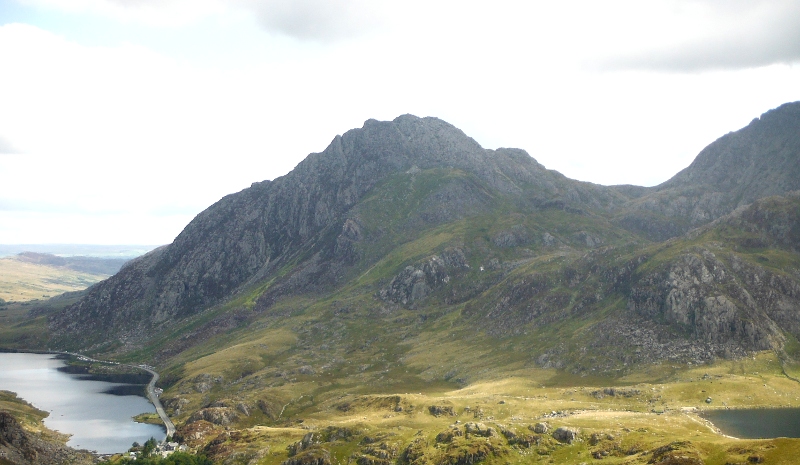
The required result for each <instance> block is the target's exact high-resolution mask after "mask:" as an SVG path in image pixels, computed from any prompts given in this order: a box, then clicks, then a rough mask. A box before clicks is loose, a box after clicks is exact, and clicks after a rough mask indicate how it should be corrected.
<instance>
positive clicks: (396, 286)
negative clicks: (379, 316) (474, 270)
mask: <svg viewBox="0 0 800 465" xmlns="http://www.w3.org/2000/svg"><path fill="white" fill-rule="evenodd" d="M466 268H469V264H467V259H466V257H465V256H464V252H463V251H462V250H461V249H459V248H448V249H446V250H444V251H443V252H442V253H441V254H439V255H434V256H432V257H430V258H428V259H427V260H425V261H424V262H422V263H420V264H418V265H416V266H411V265H409V266H407V267H405V269H403V271H401V272H400V273H399V274H398V275H397V276H395V277H394V278H392V281H391V282H390V283H389V285H388V286H386V287H385V288H383V289H381V291H380V297H381V299H383V300H385V301H390V302H394V303H400V304H403V305H406V304H411V303H414V302H419V301H421V300H423V299H424V298H425V297H427V296H428V295H429V294H430V293H431V292H434V291H435V290H436V289H439V288H440V287H442V286H443V285H445V284H447V283H449V282H450V279H451V273H453V272H457V271H459V270H463V269H466Z"/></svg>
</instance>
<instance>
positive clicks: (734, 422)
mask: <svg viewBox="0 0 800 465" xmlns="http://www.w3.org/2000/svg"><path fill="white" fill-rule="evenodd" d="M703 417H704V418H706V419H708V420H709V421H710V422H711V423H713V424H714V426H716V427H717V428H719V429H720V431H722V432H723V433H724V434H727V435H728V436H733V437H737V438H741V439H759V438H765V439H766V438H800V408H766V409H765V408H761V409H731V410H709V411H706V412H703Z"/></svg>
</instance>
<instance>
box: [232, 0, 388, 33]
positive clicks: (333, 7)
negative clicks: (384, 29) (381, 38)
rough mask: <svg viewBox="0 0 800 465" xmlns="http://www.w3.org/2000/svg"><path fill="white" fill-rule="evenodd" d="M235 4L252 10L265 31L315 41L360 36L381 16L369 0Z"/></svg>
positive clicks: (247, 1)
mask: <svg viewBox="0 0 800 465" xmlns="http://www.w3.org/2000/svg"><path fill="white" fill-rule="evenodd" d="M376 3H377V2H376ZM239 5H240V6H241V7H244V8H247V9H249V10H251V11H253V13H254V14H255V15H256V17H257V18H258V21H259V22H260V23H261V25H262V26H263V27H264V28H265V29H266V30H267V31H269V32H275V33H280V34H283V35H286V36H289V37H293V38H296V39H301V40H312V41H317V42H335V41H339V40H342V39H349V38H353V37H358V36H361V35H363V34H365V33H368V32H370V31H372V30H375V29H376V28H377V27H378V26H379V25H380V24H381V23H382V22H383V19H384V18H383V15H382V14H380V13H379V12H378V11H377V10H376V9H375V6H374V3H373V2H368V1H362V0H268V1H262V2H252V1H249V0H245V1H243V2H239Z"/></svg>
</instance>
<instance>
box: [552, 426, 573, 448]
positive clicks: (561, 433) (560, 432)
mask: <svg viewBox="0 0 800 465" xmlns="http://www.w3.org/2000/svg"><path fill="white" fill-rule="evenodd" d="M578 433H579V431H578V428H570V427H567V426H560V427H558V428H556V430H555V431H553V439H555V440H556V441H558V442H566V443H567V444H572V443H573V442H575V441H577V440H578Z"/></svg>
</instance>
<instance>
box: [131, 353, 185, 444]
mask: <svg viewBox="0 0 800 465" xmlns="http://www.w3.org/2000/svg"><path fill="white" fill-rule="evenodd" d="M129 366H135V365H129ZM136 368H141V369H142V370H145V371H147V372H148V373H150V374H151V375H153V379H151V380H150V383H149V384H148V385H147V397H148V398H149V399H150V402H152V403H153V405H154V406H155V407H156V412H157V413H158V416H160V417H161V421H163V422H164V426H165V427H166V428H167V438H172V436H174V435H175V424H173V423H172V420H170V419H169V417H168V416H167V412H165V411H164V407H163V406H162V405H161V399H159V398H158V395H156V382H158V373H156V372H155V371H153V370H151V369H150V368H146V367H143V366H137V367H136Z"/></svg>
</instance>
